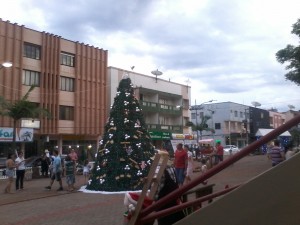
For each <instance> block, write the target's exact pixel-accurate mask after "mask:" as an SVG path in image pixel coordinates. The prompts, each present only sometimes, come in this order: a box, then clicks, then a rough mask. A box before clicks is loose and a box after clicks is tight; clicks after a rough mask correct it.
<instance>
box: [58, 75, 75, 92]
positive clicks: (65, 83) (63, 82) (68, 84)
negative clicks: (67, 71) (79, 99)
mask: <svg viewBox="0 0 300 225" xmlns="http://www.w3.org/2000/svg"><path fill="white" fill-rule="evenodd" d="M74 82H75V80H74V79H73V78H69V77H60V90H62V91H70V92H73V91H74Z"/></svg>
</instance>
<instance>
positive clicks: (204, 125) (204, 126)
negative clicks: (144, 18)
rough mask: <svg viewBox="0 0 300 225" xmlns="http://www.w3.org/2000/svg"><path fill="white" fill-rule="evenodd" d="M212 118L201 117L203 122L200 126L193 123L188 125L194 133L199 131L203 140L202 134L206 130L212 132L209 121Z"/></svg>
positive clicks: (207, 116)
mask: <svg viewBox="0 0 300 225" xmlns="http://www.w3.org/2000/svg"><path fill="white" fill-rule="evenodd" d="M210 118H211V116H209V115H204V116H203V117H201V121H200V123H198V124H194V123H193V122H191V121H189V122H188V123H189V124H191V125H192V130H193V131H197V132H198V131H199V132H200V139H202V132H203V131H204V130H211V128H208V125H207V121H208V120H209V119H210Z"/></svg>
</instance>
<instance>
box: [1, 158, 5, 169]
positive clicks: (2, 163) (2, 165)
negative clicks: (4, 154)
mask: <svg viewBox="0 0 300 225" xmlns="http://www.w3.org/2000/svg"><path fill="white" fill-rule="evenodd" d="M5 168H6V158H0V169H5Z"/></svg>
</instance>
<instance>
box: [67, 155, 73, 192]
mask: <svg viewBox="0 0 300 225" xmlns="http://www.w3.org/2000/svg"><path fill="white" fill-rule="evenodd" d="M65 168H66V182H67V185H68V191H74V184H75V162H74V161H72V160H71V157H70V156H66V158H65Z"/></svg>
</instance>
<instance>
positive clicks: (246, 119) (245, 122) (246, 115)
mask: <svg viewBox="0 0 300 225" xmlns="http://www.w3.org/2000/svg"><path fill="white" fill-rule="evenodd" d="M247 111H248V109H245V119H244V120H243V124H244V128H245V129H246V146H248V144H249V143H248V140H249V137H248V114H247Z"/></svg>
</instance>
